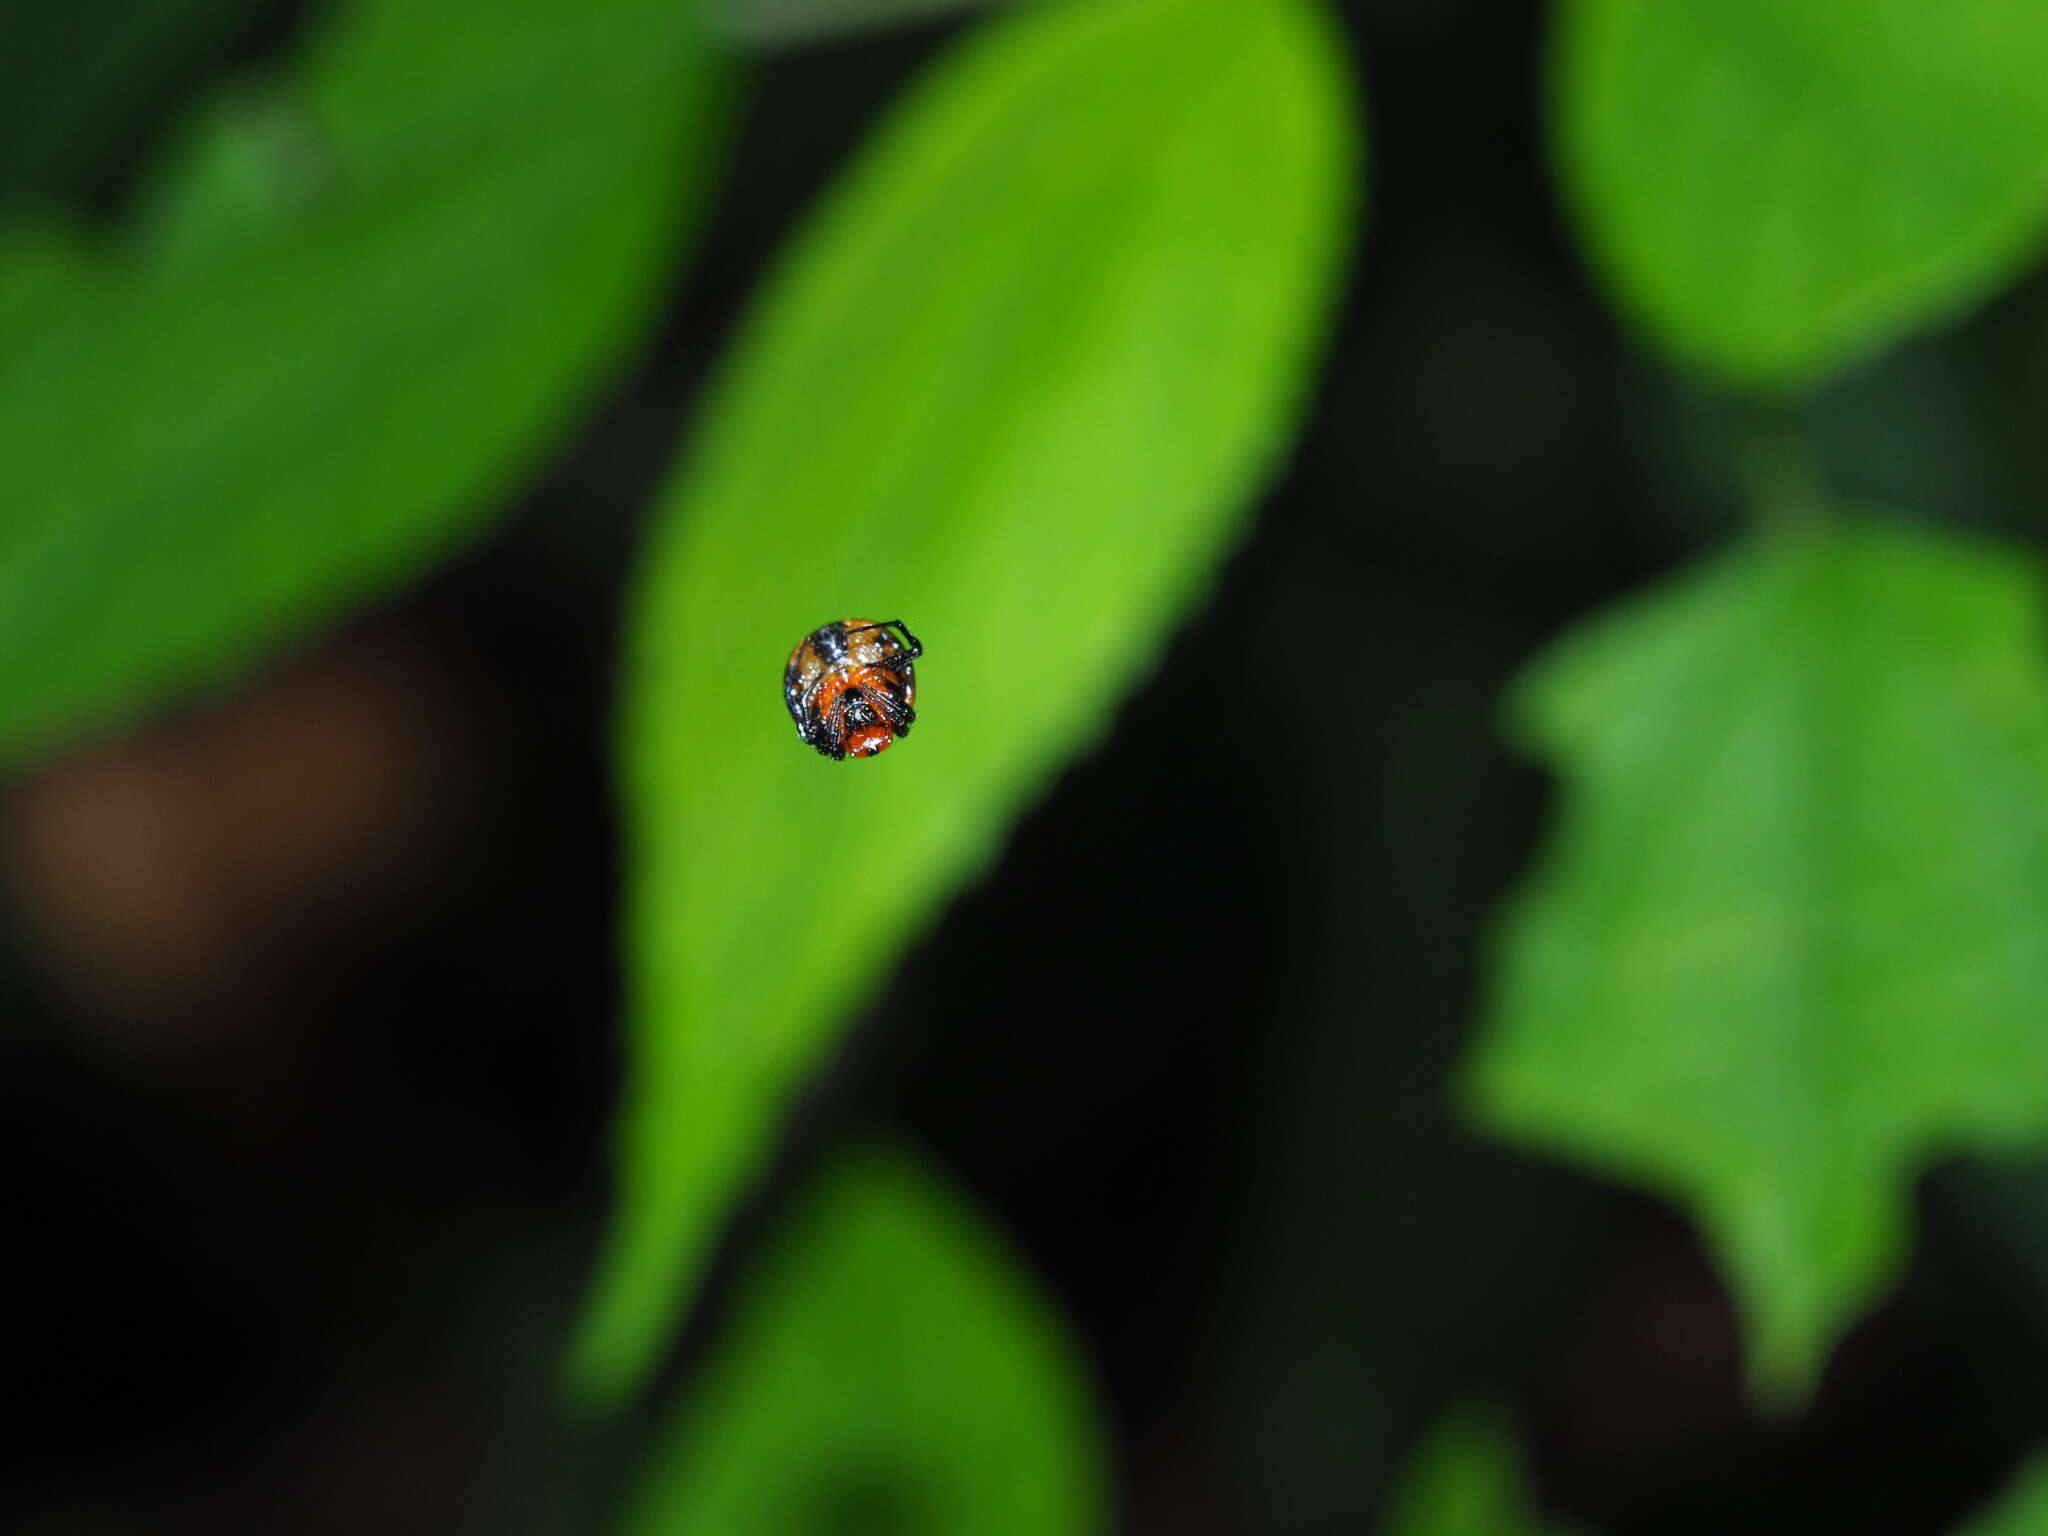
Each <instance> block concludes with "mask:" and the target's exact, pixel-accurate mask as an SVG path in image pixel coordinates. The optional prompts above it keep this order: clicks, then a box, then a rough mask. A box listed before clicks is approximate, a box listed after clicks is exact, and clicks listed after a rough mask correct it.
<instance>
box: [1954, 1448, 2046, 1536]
mask: <svg viewBox="0 0 2048 1536" xmlns="http://www.w3.org/2000/svg"><path fill="white" fill-rule="evenodd" d="M2042 1531H2048V1457H2042V1456H2036V1457H2035V1458H2034V1460H2033V1461H2032V1462H2031V1463H2029V1464H2028V1465H2027V1466H2024V1467H2022V1468H2021V1469H2020V1471H2019V1473H2018V1474H2017V1475H2016V1476H2015V1477H2014V1478H2013V1480H2012V1483H2011V1485H2010V1486H2008V1487H2007V1488H2006V1490H2005V1491H2004V1492H2003V1493H2002V1494H2000V1495H1999V1496H1998V1498H1997V1500H1996V1502H1994V1503H1993V1504H1992V1506H1991V1508H1989V1509H1987V1510H1985V1511H1984V1512H1983V1513H1981V1514H1980V1515H1978V1516H1977V1517H1976V1518H1975V1519H1974V1520H1971V1521H1969V1522H1968V1523H1967V1524H1965V1525H1961V1526H1958V1527H1957V1528H1956V1532H1957V1536H2040V1533H2041V1532H2042Z"/></svg>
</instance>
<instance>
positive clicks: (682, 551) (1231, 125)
mask: <svg viewBox="0 0 2048 1536" xmlns="http://www.w3.org/2000/svg"><path fill="white" fill-rule="evenodd" d="M1347 106H1348V103H1347V99H1346V89H1345V83H1344V80H1343V77H1342V70H1341V67H1340V63H1339V57H1338V52H1337V47H1336V43H1335V40H1334V38H1333V37H1332V35H1331V32H1330V30H1329V27H1328V24H1327V20H1326V18H1325V17H1324V16H1323V15H1322V14H1321V13H1320V12H1319V11H1318V10H1317V8H1316V5H1315V3H1314V0H1068V3H1056V0H1044V3H1040V4H1034V5H1030V6H1026V7H1023V8H1022V9H1020V10H1018V11H1016V12H1013V13H1010V14H1008V15H1005V16H1002V17H999V18H997V19H995V20H993V21H990V22H988V23H986V24H985V25H984V26H983V28H982V29H980V30H979V31H978V32H977V33H975V34H974V35H972V36H971V38H970V40H969V41H968V42H967V43H966V44H965V46H963V47H962V48H960V49H959V50H958V51H957V52H955V53H953V54H951V55H950V56H948V57H946V58H945V59H944V60H943V61H942V62H941V63H940V64H939V66H938V67H937V69H936V70H935V71H934V73H933V74H932V75H931V77H930V78H929V79H928V80H927V81H925V82H924V84H923V85H922V86H921V87H920V88H919V89H917V90H916V91H915V92H914V93H913V95H912V97H911V98H910V100H909V101H908V102H907V103H906V104H905V105H904V106H903V108H902V109H901V110H900V111H899V112H898V113H897V115H896V116H895V119H894V120H893V122H892V123H891V124H890V125H889V126H888V128H887V129H886V130H885V131H884V132H883V134H882V135H881V137H880V139H879V141H878V142H877V143H875V144H874V145H872V146H871V147H870V148H869V149H868V151H867V152H866V153H865V155H864V156H863V157H862V158H861V160H860V162H859V163H858V165H857V166H856V167H855V169H854V170H853V171H852V172H851V174H850V175H849V177H848V179H847V181H846V183H845V184H844V185H843V186H842V187H841V188H840V189H839V190H838V191H837V193H836V195H834V196H833V197H832V198H831V199H830V200H829V203H828V205H827V206H826V207H825V208H824V209H823V211H822V212H821V213H820V214H819V215H818V217H817V218H816V220H815V221H814V222H813V223H812V225H811V226H810V227H809V228H808V229H807V230H806V231H805V233H804V234H803V236H802V238H801V240H800V241H799V243H798V245H797V247H796V249H795V251H794V252H793V255H792V259H791V260H790V262H789V263H788V265H787V266H786V268H785V269H784V270H783V271H782V272H781V273H780V275H779V276H778V277H777V278H776V279H775V280H774V281H773V283H772V284H771V286H770V289H769V291H768V293H767V294H766V295H765V296H764V298H763V300H762V302H761V305H760V307H759V310H758V312H757V313H756V314H755V316H754V318H753V323H752V325H751V326H750V327H749V328H748V330H747V332H746V334H745V335H744V336H743V338H742V339H741V341H740V343H739V345H738V350H737V354H736V356H735V357H734V358H733V359H732V361H731V363H730V365H729V367H728V368H727V370H726V373H725V375H724V377H723V379H722V380H721V381H720V382H719V384H718V386H717V388H716V390H715V392H714V395H713V398H712V402H711V405H710V408H709V415H708V419H707V420H706V422H705V424H704V426H703V430H702V433H701V435H700V437H699V438H698V440H697V442H696V443H695V445H694V448H693V451H692V452H691V453H690V455H689V457H688V460H687V463H686V465H685V468H684V470H683V472H682V474H681V475H680V477H679V479H678V480H677V482H676V484H675V485H674V487H673V488H672V489H671V491H670V493H669V494H668V495H667V496H666V497H665V498H664V500H663V503H662V508H661V515H660V523H659V526H658V527H657V529H656V531H655V536H654V539H653V544H652V548H651V549H650V551H649V556H648V560H647V564H646V578H645V585H644V587H643V588H642V590H641V592H640V593H639V598H638V602H637V604H636V606H635V609H634V612H633V615H632V618H631V626H632V634H631V643H630V651H629V658H628V663H627V666H628V671H627V677H626V688H627V693H626V701H625V732H624V746H623V753H624V760H625V769H624V772H625V780H626V782H625V793H626V798H627V809H628V815H629V818H630V828H631V839H630V845H629V846H630V848H631V850H632V865H631V870H630V887H629V894H628V901H629V908H630V916H629V926H630V937H629V943H630V957H629V964H630V971H631V985H632V991H633V1001H632V1010H633V1026H634V1033H633V1066H632V1073H631V1079H630V1088H629V1096H628V1102H627V1105H626V1107H625V1111H624V1124H623V1131H622V1139H621V1147H620V1157H621V1180H622V1184H623V1193H622V1208H621V1210H620V1212H619V1215H618V1218H617V1221H616V1225H615V1230H614V1234H613V1241H612V1244H611V1249H610V1252H609V1254H608V1257H607V1261H606V1263H605V1265H604V1268H603V1272H602V1274H601V1276H600V1287H599V1290H598V1293H597V1296H596V1298H595V1302H594V1305H593V1307H592V1310H591V1312H590V1314H589V1317H588V1318H587V1320H586V1329H585V1333H584V1336H583V1338H582V1340H581V1345H580V1349H579V1351H578V1354H577V1360H576V1368H575V1372H574V1374H575V1376H576V1379H577V1382H578V1384H579V1386H580V1388H581V1389H582V1390H583V1391H584V1393H585V1394H586V1395H589V1396H594V1397H600V1398H602V1397H612V1396H616V1395H617V1394H619V1393H621V1392H623V1391H624V1390H626V1389H627V1388H629V1387H630V1385H631V1384H632V1382H633V1381H634V1379H635V1378H637V1377H638V1376H639V1375H640V1374H641V1372H643V1371H644V1370H645V1369H646V1367H647V1365H648V1363H649V1360H650V1356H651V1355H652V1353H653V1352H654V1351H656V1350H657V1349H658V1348H659V1346H660V1344H661V1342H662V1340H663V1338H664V1337H665V1336H666V1335H667V1333H668V1331H669V1330H670V1328H671V1327H672V1326H673V1322H674V1318H675V1314H676V1312H677V1310H678V1308H679V1307H680V1305H681V1304H683V1303H684V1302H686V1301H687V1299H688V1297H689V1295H690V1292H691V1290H692V1288H693V1286H694V1284H695V1282H696V1279H697V1276H698V1274H699V1271H700V1270H701V1268H702V1266H703V1263H704V1260H705V1255H706V1252H707V1249H708V1247H709V1245H710V1244H711V1243H712V1241H713V1240H714V1238H715V1237H716V1234H717V1231H718V1228H719V1225H720V1223H721V1221H722V1219H723V1218H724V1216H725V1214H726V1212H727V1210H728V1209H729V1207H730V1205H731V1203H732V1201H733V1199H734V1197H735V1195H736V1194H737V1192H738V1191H739V1189H740V1187H741V1186H742V1184H743V1183H744V1181H745V1180H746V1178H747V1176H748V1173H749V1170H750V1169H751V1168H752V1167H753V1166H754V1164H755V1163H756V1161H757V1160H758V1159H759V1157H760V1156H761V1154H762V1152H763V1150H764V1147H765V1146H766V1145H767V1144H768V1142H769V1140H770V1138H771V1137H772V1136H773V1135H774V1134H775V1129H776V1122H777V1119H778V1116H779V1114H780V1111H781V1109H782V1107H783V1105H784V1103H785V1101H786V1099H787V1097H788V1095H789V1094H790V1092H791V1091H792V1090H793V1089H794V1088H795V1087H796V1086H797V1085H798V1084H800V1083H801V1081H802V1080H803V1078H804V1076H805V1075H806V1073H808V1072H809V1071H810V1070H811V1068H812V1067H813V1066H814V1065H815V1064H816V1063H817V1062H818V1060H819V1058H820V1056H821V1055H822V1054H823V1053H824V1051H825V1050H826V1048H827V1046H828V1045H829V1044H830V1042H831V1040H832V1038H833V1035H834V1031H835V1029H836V1028H837V1027H838V1026H839V1025H841V1024H843V1023H844V1022H846V1020H847V1019H848V1018H849V1017H850V1016H851V1015H852V1014H853V1013H854V1012H855V1011H856V1010H858V1009H859V1008H860V1007H861V1006H862V1005H863V1004H864V1003H865V1002H866V1001H867V1000H868V998H869V997H871V996H872V995H873V993H874V990H875V988H876V985H877V983H878V982H879V980H880V979H881V977H882V976H883V975H884V974H885V973H886V972H887V971H888V969H889V968H890V966H892V965H893V964H894V963H895V961H896V959H897V957H898V956H899V955H900V954H901V953H902V951H903V949H904V948H905V946H906V945H908V944H909V943H910V942H911V941H912V940H914V939H915V938H916V937H917V936H918V934H919V933H920V932H921V931H922V930H923V929H924V928H925V927H926V926H927V925H928V924H929V923H930V922H931V920H932V918H933V916H934V914H935V912H936V911H937V909H938V907H939V904H940V903H941V902H943V901H944V900H945V899H946V898H947V896H948V895H949V894H951V893H952V892H953V891H954V890H956V889H957V888H958V887H959V886H960V885H961V883H962V882H963V881H965V880H967V879H969V878H970V877H972V876H973V875H974V874H975V873H977V872H978V871H980V870H982V869H984V868H986V867H987V865H988V863H989V861H990V859H991V858H992V857H993V855H994V853H995V851H996V849H997V848H998V847H999V846H1000V843H1001V839H1002V836H1003V833H1004V831H1005V829H1006V828H1007V827H1008V825H1009V823H1010V821H1011V820H1012V818H1013V817H1015V816H1016V815H1017V814H1018V813H1019V812H1020V811H1021V810H1022V809H1023V808H1024V807H1025V806H1026V805H1028V804H1029V803H1030V802H1031V801H1032V800H1033V798H1034V797H1036V796H1037V795H1038V794H1039V793H1040V792H1041V791H1042V790H1043V788H1044V786H1045V784H1046V782H1047V780H1048V779H1049V778H1050V777H1051V776H1052V774H1053V773H1054V772H1055V771H1057V770H1058V768H1059V767H1060V766H1061V765H1062V764H1063V763H1065V762H1066V761H1068V760H1069V759H1070V758H1072V757H1073V756H1074V754H1075V753H1077V752H1080V751H1083V750H1085V749H1087V748H1088V747H1089V746H1090V745H1092V744H1093V743H1094V742H1096V741H1097V740H1099V739H1100V737H1101V736H1102V734H1103V732H1104V731H1105V729H1106V728H1107V726H1108V723H1109V718H1110V715H1111V712H1112V710H1113V708H1114V707H1115V704H1116V702H1117V700H1118V699H1119V697H1120V696H1121V695H1122V694H1123V693H1124V692H1125V691H1126V690H1127V689H1128V688H1129V687H1130V686H1131V685H1132V683H1133V682H1135V681H1136V680H1137V679H1138V678H1139V677H1141V676H1142V675H1143V674H1144V672H1145V671H1146V670H1147V669H1148V668H1149V667H1150V665H1151V664H1152V661H1153V659H1154V657H1156V656H1157V654H1158V652H1159V649H1160V647H1161V646H1162V645H1164V644H1166V643H1167V642H1168V641H1169V640H1170V639H1171V637H1172V634H1173V628H1174V625H1175V624H1176V623H1177V622H1178V620H1179V618H1180V616H1181V615H1182V614H1184V613H1185V612H1186V611H1187V610H1188V609H1189V608H1190V607H1191V606H1192V605H1194V604H1195V603H1197V602H1199V601H1200V600H1201V598H1202V595H1203V594H1204V592H1205V591H1206V590H1207V588H1208V585H1209V582H1210V580H1211V578H1212V576H1213V574H1214V572H1215V570H1216V567H1217V564H1218V562H1219V561H1220V560H1221V559H1222V558H1223V557H1224V555H1226V554H1227V553H1228V552H1229V550H1230V549H1231V548H1232V546H1233V545H1234V544H1235V542H1236V539H1237V537H1238V535H1239V533H1240V531H1241V530H1242V529H1243V527H1244V521H1245V514H1246V512H1247V511H1248V509H1249V506H1250V503H1251V500H1252V497H1253V495H1254V493H1255V492H1256V491H1257V490H1258V488H1259V485H1260V482H1261V481H1262V479H1263V478H1264V476H1265V475H1266V473H1267V472H1268V471H1269V469H1270V468H1271V466H1272V464H1273V461H1274V459H1275V458H1276V456H1277V454H1278V452H1279V450H1280V449H1281V447H1282V445H1283V443H1284V442H1285V440H1286V437H1287V434H1288V431H1289V429H1290V427H1291V425H1292V423H1293V420H1294V416H1295V414H1296V409H1297V405H1298V403H1299V398H1300V395H1301V393H1302V389H1303V385H1304V382H1305V379H1306V376H1307V372H1308V366H1309V363H1310V359H1311V355H1312V353H1313V351H1314V344H1315V342H1316V339H1317V333H1318V329H1319V326H1320V324H1321V322H1322V321H1323V319H1324V316H1325V314H1326V309H1327V304H1328V301H1329V299H1330V297H1331V292H1332V287H1333V282H1332V279H1333V275H1334V270H1335V266H1336V258H1337V257H1338V255H1339V252H1340V249H1341V235H1342V232H1343V227H1344V223H1345V219H1344V213H1345V204H1346V201H1347V197H1346V194H1347V191H1348V181H1349V178H1350V175H1351V166H1350V163H1349V151H1350V149H1351V145H1352V135H1353V129H1352V127H1351V124H1350V122H1349V119H1348V115H1347ZM849 616H864V617H867V618H870V619H895V618H903V619H906V620H908V621H909V623H910V625H911V627H912V628H913V629H914V630H915V631H916V632H917V634H918V635H919V637H920V638H921V639H922V640H923V641H924V643H925V645H926V647H927V648H928V655H927V656H926V658H925V659H924V660H923V661H921V662H919V663H918V667H917V670H918V697H917V704H918V713H919V717H920V718H919V720H918V722H917V726H916V730H915V734H913V735H912V736H911V737H910V738H909V739H907V740H906V741H904V742H903V743H901V744H900V745H898V746H896V747H895V748H894V749H893V750H891V751H890V752H889V753H888V754H887V755H886V756H884V757H881V758H877V759H875V760H873V761H848V762H844V763H834V762H830V761H828V760H826V759H824V758H821V757H819V756H817V755H816V754H815V753H813V752H811V751H809V750H807V749H806V748H804V747H803V746H801V745H800V744H799V743H798V741H797V739H796V732H795V730H794V729H793V727H792V726H791V723H790V720H789V718H788V716H787V715H786V714H785V713H784V710H783V704H782V698H781V693H780V680H781V671H782V665H783V660H784V658H785V657H786V656H787V655H788V654H789V651H790V648H791V647H792V646H793V645H795V644H796V643H797V641H798V640H799V639H800V638H802V636H803V635H804V634H805V633H806V632H807V631H809V630H811V629H812V628H814V627H815V626H817V625H819V624H823V623H826V622H828V621H831V620H835V619H843V618H846V617H849ZM1245 643H1246V644H1248V645H1253V644H1261V643H1263V638H1262V637H1259V636H1252V635H1247V636H1246V637H1245ZM1241 722H1242V712H1241V711H1239V710H1238V709H1236V707H1235V706H1234V705H1232V706H1230V707H1227V708H1219V710H1218V713H1217V716H1216V717H1215V719H1214V720H1213V721H1205V722H1200V723H1195V722H1191V728H1193V729H1197V730H1199V729H1217V730H1222V729H1240V728H1242V729H1254V728H1255V725H1251V724H1242V723H1241ZM1189 750H1190V751H1199V750H1201V742H1200V740H1199V737H1198V736H1197V737H1196V738H1195V739H1192V740H1191V741H1190V743H1189ZM961 1023H962V1026H963V1027H971V1021H969V1020H965V1019H963V1020H962V1021H961Z"/></svg>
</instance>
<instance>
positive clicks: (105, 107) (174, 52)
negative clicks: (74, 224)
mask: <svg viewBox="0 0 2048 1536" xmlns="http://www.w3.org/2000/svg"><path fill="white" fill-rule="evenodd" d="M266 10H269V11H273V12H274V11H275V10H276V7H275V6H274V5H273V4H270V3H269V0H150V3H149V4H147V5H137V4H135V3H134V0H67V3H65V4H63V5H9V6H0V210H5V211H7V212H13V211H17V210H20V209H23V208H30V207H35V208H44V209H49V208H55V207H60V206H64V205H66V204H68V203H70V202H73V201H75V200H77V199H78V198H80V197H81V196H83V195H84V194H86V193H88V192H90V191H93V190H96V188H95V183H96V182H98V181H99V179H100V178H102V177H104V176H105V175H106V174H107V173H108V171H109V170H110V169H112V167H113V165H114V163H115V162H116V161H117V159H118V158H119V156H120V153H121V150H122V146H123V142H124V140H126V139H127V138H129V137H131V136H133V135H135V134H137V133H138V132H140V131H141V130H142V128H143V126H144V125H145V124H146V123H147V122H148V120H149V118H150V115H151V114H152V113H154V112H160V111H162V110H163V109H164V107H165V106H166V104H167V103H168V102H169V101H170V100H171V99H172V96H173V93H174V92H175V91H176V89H177V87H178V83H179V80H180V77H181V76H184V75H186V74H187V73H189V72H190V71H192V70H193V69H194V68H195V67H197V66H199V65H200V64H201V62H202V61H203V60H205V59H206V58H207V56H208V55H210V54H215V53H217V52H219V51H220V50H221V49H222V48H223V47H225V46H226V45H227V43H228V41H229V39H231V38H233V37H234V36H235V34H236V33H237V32H239V31H242V30H244V29H246V28H247V27H248V26H249V25H250V24H251V23H252V22H253V21H255V20H256V19H257V18H258V17H259V16H260V15H261V14H262V13H263V12H264V11H266Z"/></svg>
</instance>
